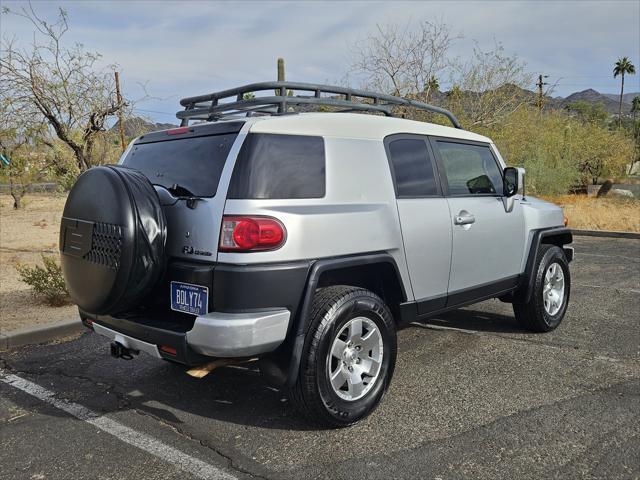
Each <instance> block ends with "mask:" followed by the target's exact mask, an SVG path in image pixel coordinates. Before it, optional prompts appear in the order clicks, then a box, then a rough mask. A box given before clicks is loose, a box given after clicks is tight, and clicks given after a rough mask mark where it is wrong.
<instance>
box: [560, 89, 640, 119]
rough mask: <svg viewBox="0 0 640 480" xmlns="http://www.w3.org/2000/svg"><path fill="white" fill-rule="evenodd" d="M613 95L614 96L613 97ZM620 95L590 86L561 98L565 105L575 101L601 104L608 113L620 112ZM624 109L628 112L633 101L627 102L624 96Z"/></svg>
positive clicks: (562, 103)
mask: <svg viewBox="0 0 640 480" xmlns="http://www.w3.org/2000/svg"><path fill="white" fill-rule="evenodd" d="M612 97H613V98H612ZM619 98H620V97H616V96H615V95H611V94H602V93H600V92H597V91H595V90H593V89H592V88H589V89H587V90H583V91H582V92H576V93H572V94H571V95H569V96H568V97H565V98H564V99H562V100H561V102H560V103H561V105H562V106H563V107H564V106H566V105H568V104H570V103H574V102H580V101H582V102H588V103H592V104H598V103H599V104H601V105H602V106H603V107H604V109H605V110H606V111H607V112H608V113H618V105H619V104H618V102H619ZM632 98H633V97H632ZM622 111H623V112H625V113H627V112H629V111H631V101H629V102H626V101H625V100H624V97H623V101H622Z"/></svg>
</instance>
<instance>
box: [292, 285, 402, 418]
mask: <svg viewBox="0 0 640 480" xmlns="http://www.w3.org/2000/svg"><path fill="white" fill-rule="evenodd" d="M310 315H311V318H310V327H309V331H308V332H307V338H306V341H305V346H304V349H303V353H302V359H301V365H300V373H299V375H298V379H297V381H296V384H295V385H294V387H293V388H292V390H291V391H290V396H291V399H292V401H293V403H294V404H295V405H296V406H297V408H298V409H299V410H300V411H301V412H302V413H303V414H304V415H305V416H306V417H307V419H308V420H309V421H311V422H312V423H315V424H317V425H321V426H323V427H347V426H349V425H353V424H355V423H356V422H358V421H359V420H361V419H363V418H365V417H366V416H367V415H369V414H370V413H371V412H372V411H373V410H374V409H375V408H376V406H377V405H378V404H379V403H380V400H381V399H382V397H383V395H384V393H385V391H386V390H387V387H388V386H389V383H390V381H391V377H392V376H393V370H394V367H395V362H396V350H397V345H396V328H395V323H394V321H393V317H392V316H391V312H389V309H388V308H387V306H386V305H385V303H384V301H383V300H382V299H381V298H380V297H378V296H377V295H376V294H374V293H373V292H370V291H368V290H365V289H363V288H357V287H350V286H344V285H339V286H332V287H327V288H323V289H322V290H319V291H318V292H317V293H316V295H315V298H314V300H313V305H312V308H311V313H310ZM358 324H360V325H361V328H362V329H361V332H363V334H362V335H361V337H359V338H360V340H358V337H357V331H358ZM350 333H354V335H355V336H353V337H352V339H354V342H353V343H354V344H353V345H352V346H351V347H350V346H349V343H348V340H349V334H350ZM363 338H364V342H362V340H363ZM339 342H343V343H339ZM360 342H362V343H360ZM334 345H335V350H334V351H337V352H342V355H341V356H340V358H341V359H342V360H339V359H338V357H336V356H334V355H332V353H331V352H332V347H334ZM367 346H373V347H372V349H370V350H369V349H367V352H366V353H364V351H363V348H366V347H367ZM343 347H344V348H343ZM358 347H360V349H358ZM380 347H381V348H380ZM380 357H381V358H380ZM373 359H378V360H380V362H379V368H376V362H374V361H373ZM347 365H348V366H347ZM349 368H351V369H352V370H351V371H349ZM376 371H377V375H375V377H374V376H373V375H374V374H376ZM332 372H334V373H335V372H338V373H337V374H336V376H335V380H334V385H335V386H333V385H332V382H331V380H330V375H331V374H332ZM364 372H366V373H364ZM347 377H349V378H360V379H362V382H361V384H358V385H355V384H356V382H351V383H350V382H349V381H348V380H346V378H347ZM343 378H344V379H345V381H344V384H343V385H340V382H342V379H343Z"/></svg>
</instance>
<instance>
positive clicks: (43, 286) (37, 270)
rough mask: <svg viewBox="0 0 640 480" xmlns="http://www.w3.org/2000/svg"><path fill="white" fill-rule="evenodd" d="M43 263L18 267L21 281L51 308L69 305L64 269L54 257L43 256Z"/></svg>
mask: <svg viewBox="0 0 640 480" xmlns="http://www.w3.org/2000/svg"><path fill="white" fill-rule="evenodd" d="M42 262H43V265H42V266H40V265H35V266H33V267H30V266H28V265H17V266H16V270H18V273H19V274H20V280H22V281H23V282H24V283H26V284H27V285H29V286H31V287H32V288H33V294H34V295H35V296H36V297H41V298H43V299H44V300H45V301H46V302H47V303H48V304H49V305H51V306H56V307H57V306H61V305H64V304H66V303H69V292H67V287H66V285H65V283H64V277H63V276H62V267H61V266H60V264H59V263H58V262H57V261H56V259H55V257H53V256H47V255H42Z"/></svg>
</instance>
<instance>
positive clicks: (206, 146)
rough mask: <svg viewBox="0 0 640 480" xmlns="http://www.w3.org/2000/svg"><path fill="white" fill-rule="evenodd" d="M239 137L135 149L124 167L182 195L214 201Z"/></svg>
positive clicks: (195, 139) (166, 142)
mask: <svg viewBox="0 0 640 480" xmlns="http://www.w3.org/2000/svg"><path fill="white" fill-rule="evenodd" d="M236 137H237V133H232V134H225V135H209V136H206V137H191V138H184V139H176V140H164V141H161V142H154V143H143V144H140V145H134V146H133V148H132V149H131V151H130V152H129V154H128V155H127V157H126V158H125V159H124V162H123V165H125V166H127V167H131V168H135V169H137V170H140V171H141V172H142V173H144V174H145V176H146V177H147V178H148V179H149V180H150V181H151V183H153V184H154V185H160V186H162V187H165V188H167V189H171V188H172V187H173V186H175V185H178V189H177V190H176V191H177V192H178V194H179V195H184V196H186V195H194V196H197V197H213V196H215V194H216V191H217V189H218V182H219V181H220V175H221V174H222V169H223V168H224V163H225V161H226V159H227V156H228V155H229V150H230V149H231V146H232V145H233V142H234V141H235V139H236Z"/></svg>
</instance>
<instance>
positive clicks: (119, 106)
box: [113, 72, 127, 152]
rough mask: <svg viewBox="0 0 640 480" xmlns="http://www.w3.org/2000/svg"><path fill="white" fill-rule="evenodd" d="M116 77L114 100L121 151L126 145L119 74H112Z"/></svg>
mask: <svg viewBox="0 0 640 480" xmlns="http://www.w3.org/2000/svg"><path fill="white" fill-rule="evenodd" d="M113 73H114V74H115V76H116V100H117V101H118V127H120V128H119V130H120V144H121V145H122V151H123V152H124V151H125V149H126V148H127V144H126V142H125V140H124V116H123V115H122V107H123V106H124V105H123V104H122V94H121V93H120V74H119V73H118V72H113Z"/></svg>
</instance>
